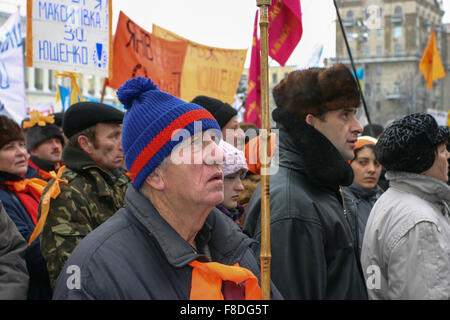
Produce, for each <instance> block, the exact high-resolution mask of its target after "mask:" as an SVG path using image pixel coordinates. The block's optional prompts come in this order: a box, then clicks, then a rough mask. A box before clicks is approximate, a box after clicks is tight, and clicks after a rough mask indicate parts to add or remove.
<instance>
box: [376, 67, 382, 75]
mask: <svg viewBox="0 0 450 320" xmlns="http://www.w3.org/2000/svg"><path fill="white" fill-rule="evenodd" d="M376 72H377V75H378V76H379V75H381V64H377V71H376Z"/></svg>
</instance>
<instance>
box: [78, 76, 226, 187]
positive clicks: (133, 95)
mask: <svg viewBox="0 0 450 320" xmlns="http://www.w3.org/2000/svg"><path fill="white" fill-rule="evenodd" d="M117 97H118V98H119V100H120V102H121V103H122V104H123V105H124V106H125V109H126V110H127V112H126V114H125V118H124V121H123V129H122V146H123V152H124V155H125V164H126V166H127V169H128V171H129V173H130V175H131V179H132V180H133V184H134V186H135V187H136V188H137V189H139V188H140V187H141V186H142V183H143V182H144V180H145V179H146V178H147V176H148V175H149V174H151V173H152V172H153V170H155V169H156V168H157V167H158V166H159V164H160V163H161V162H162V161H163V160H164V159H165V158H166V157H168V156H169V155H170V154H171V153H172V150H173V149H174V148H175V147H176V146H177V145H178V144H179V143H181V142H183V139H179V140H178V139H173V137H172V135H173V133H174V132H176V130H179V129H185V130H186V131H187V132H189V134H190V135H193V134H194V133H196V132H197V131H198V130H201V131H206V130H209V129H215V130H217V131H218V132H220V127H219V124H218V123H217V121H216V120H215V119H214V117H213V116H212V115H211V113H209V112H208V111H207V110H205V109H204V108H202V107H201V106H199V105H196V104H194V103H186V102H185V101H183V100H181V99H178V98H177V97H175V96H172V95H171V94H168V93H166V92H163V91H161V90H159V89H158V88H157V86H156V85H155V84H154V83H153V82H152V81H151V80H150V79H146V78H143V77H137V78H134V79H130V80H127V81H126V82H125V84H124V85H122V86H121V87H120V88H119V90H118V91H117ZM69 110H70V109H69ZM196 123H197V124H200V125H201V126H197V125H196ZM198 127H200V128H198ZM197 128H198V129H197ZM186 131H185V132H186Z"/></svg>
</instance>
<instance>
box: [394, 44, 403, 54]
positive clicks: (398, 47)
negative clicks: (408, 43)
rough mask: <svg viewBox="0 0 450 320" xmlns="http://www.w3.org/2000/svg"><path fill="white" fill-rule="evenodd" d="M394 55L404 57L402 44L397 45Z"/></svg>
mask: <svg viewBox="0 0 450 320" xmlns="http://www.w3.org/2000/svg"><path fill="white" fill-rule="evenodd" d="M394 54H395V55H396V56H401V55H402V45H401V44H398V43H397V44H396V45H395V47H394Z"/></svg>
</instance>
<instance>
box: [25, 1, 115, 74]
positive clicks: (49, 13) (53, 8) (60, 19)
mask: <svg viewBox="0 0 450 320" xmlns="http://www.w3.org/2000/svg"><path fill="white" fill-rule="evenodd" d="M111 26H112V8H111V0H59V1H58V2H55V1H51V0H48V1H46V0H39V1H38V0H28V2H27V46H26V49H27V51H26V58H27V66H29V67H32V66H33V67H36V68H46V69H52V70H62V71H69V72H76V73H88V74H93V75H98V76H102V77H107V76H108V75H109V70H110V63H111V50H110V49H111V48H110V47H111V46H110V44H111V42H112V41H111V40H112V34H111Z"/></svg>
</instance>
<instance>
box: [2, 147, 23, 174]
mask: <svg viewBox="0 0 450 320" xmlns="http://www.w3.org/2000/svg"><path fill="white" fill-rule="evenodd" d="M29 157H30V156H29V154H28V152H27V149H26V146H25V141H23V140H16V141H11V142H10V143H7V144H5V145H4V146H3V147H2V148H1V149H0V170H1V171H5V172H9V173H12V174H15V175H17V176H20V177H23V176H24V175H25V173H27V170H28V158H29Z"/></svg>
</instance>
